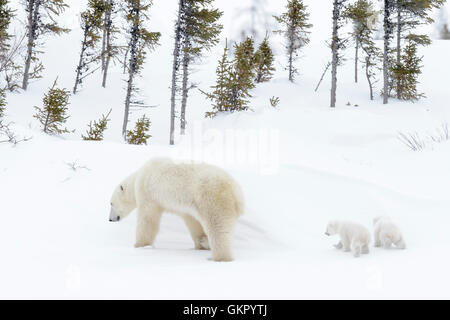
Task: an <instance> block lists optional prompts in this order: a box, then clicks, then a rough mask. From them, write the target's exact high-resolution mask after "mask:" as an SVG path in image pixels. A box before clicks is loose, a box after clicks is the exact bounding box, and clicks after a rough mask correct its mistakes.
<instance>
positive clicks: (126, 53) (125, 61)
mask: <svg viewBox="0 0 450 320" xmlns="http://www.w3.org/2000/svg"><path fill="white" fill-rule="evenodd" d="M129 51H130V48H127V51H125V57H124V58H123V74H125V73H127V60H128V53H129Z"/></svg>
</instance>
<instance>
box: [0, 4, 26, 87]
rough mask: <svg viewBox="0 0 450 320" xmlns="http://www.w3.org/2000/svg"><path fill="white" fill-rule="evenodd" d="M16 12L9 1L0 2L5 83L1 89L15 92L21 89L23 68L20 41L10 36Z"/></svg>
mask: <svg viewBox="0 0 450 320" xmlns="http://www.w3.org/2000/svg"><path fill="white" fill-rule="evenodd" d="M14 16H15V14H14V11H13V10H12V9H11V8H10V7H9V1H8V0H0V74H2V75H3V77H2V78H3V79H2V80H3V81H4V83H1V84H0V88H1V89H6V90H9V91H15V89H17V88H19V84H18V83H19V78H20V77H21V70H22V68H21V66H19V65H18V64H17V60H18V57H19V55H20V54H21V52H20V40H19V39H17V38H16V37H15V36H14V35H13V34H10V30H9V26H10V23H11V21H12V19H13V18H14Z"/></svg>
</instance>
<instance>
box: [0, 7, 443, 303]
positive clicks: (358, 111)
mask: <svg viewBox="0 0 450 320" xmlns="http://www.w3.org/2000/svg"><path fill="white" fill-rule="evenodd" d="M68 2H69V3H70V5H71V10H69V11H68V12H67V13H66V14H65V16H64V17H63V20H64V21H65V23H66V25H67V26H68V27H70V28H72V29H73V31H72V32H71V33H70V34H69V35H67V36H64V37H61V38H51V39H48V40H47V41H46V48H45V51H46V54H45V55H43V61H44V64H45V66H46V76H45V77H44V79H41V80H39V81H38V82H35V83H33V84H32V85H30V90H29V91H27V92H26V93H20V94H11V95H9V96H8V109H7V120H8V121H13V122H14V125H13V126H12V127H13V129H14V130H15V132H16V133H17V134H18V135H19V136H25V137H29V136H32V137H33V139H32V140H30V141H28V142H23V143H20V144H19V145H17V146H15V147H13V146H10V145H7V144H0V214H1V215H2V222H1V223H0V243H1V249H2V258H1V263H0V298H148V299H155V298H161V299H164V298H169V299H178V298H184V299H196V298H201V299H217V298H233V299H239V298H254V299H262V298H267V299H270V298H271V299H282V298H287V299H299V298H306V299H314V298H377V299H379V298H450V296H449V293H448V289H447V288H448V286H449V285H450V277H449V276H448V272H447V271H448V269H449V267H450V259H449V258H448V254H447V252H448V249H449V247H450V234H449V233H448V232H447V229H448V225H449V224H450V216H449V213H450V199H449V197H448V190H449V187H450V170H449V163H450V142H445V143H441V144H430V145H429V146H428V147H427V148H426V149H425V150H423V151H421V152H412V151H410V150H409V149H408V148H406V147H405V146H404V145H403V144H402V143H401V142H400V141H399V140H398V139H397V135H398V132H405V133H406V132H419V133H420V134H421V135H422V136H424V137H425V136H426V135H427V134H430V133H432V132H433V131H434V130H436V128H438V127H440V126H441V124H443V123H448V122H450V109H449V107H448V98H449V93H448V89H447V87H448V86H447V85H446V80H447V78H448V74H450V67H449V65H448V64H444V63H442V61H446V60H447V57H448V52H450V42H444V41H435V42H434V43H433V45H432V46H430V47H429V48H426V49H425V50H424V51H423V54H424V57H425V58H424V59H425V60H424V65H425V68H424V73H423V75H422V78H421V82H422V83H421V85H420V88H421V89H422V90H423V91H424V92H425V93H426V94H427V97H428V98H427V99H424V100H422V101H420V102H418V103H415V104H411V103H402V102H398V101H394V100H393V101H392V102H391V103H390V104H389V105H387V106H383V105H382V104H381V100H380V98H379V97H377V98H376V101H373V102H370V101H369V100H368V88H367V85H366V83H365V82H364V79H361V83H359V84H357V85H355V84H354V83H353V82H352V80H353V77H352V72H353V66H352V61H351V57H352V52H351V50H349V51H348V53H347V57H348V63H347V64H346V65H345V66H344V67H342V68H340V69H339V83H338V86H339V88H338V108H336V109H335V110H330V109H329V108H328V103H329V89H330V86H329V82H330V79H329V77H326V78H325V80H324V82H323V83H322V85H321V87H320V89H319V91H318V92H317V93H316V92H314V87H315V85H316V84H317V81H318V80H319V78H320V74H321V72H322V69H323V67H324V65H325V64H326V62H327V61H328V60H329V55H330V54H329V49H328V48H327V46H326V43H325V42H326V40H327V39H328V37H329V31H330V30H331V28H330V23H329V21H328V18H327V17H328V16H329V15H330V14H331V4H329V3H323V2H322V1H320V2H319V1H306V2H307V3H308V4H309V5H310V9H311V19H312V22H313V23H314V29H313V38H312V43H311V45H310V46H308V48H306V49H305V50H304V52H303V54H302V55H303V56H302V58H301V59H300V61H299V69H300V72H301V74H300V75H299V77H298V80H297V81H296V83H295V84H291V83H289V82H288V81H286V74H285V71H284V70H283V68H282V66H283V64H284V63H285V60H284V57H283V49H282V47H281V45H280V44H279V41H280V39H279V38H277V37H276V36H273V37H272V41H273V43H274V46H275V49H276V53H277V74H276V77H275V79H274V80H273V81H272V82H270V83H268V84H263V85H260V86H258V87H257V88H256V89H255V90H254V92H253V94H254V97H253V99H252V103H251V105H252V111H249V112H245V113H240V114H233V115H226V116H222V115H221V116H218V117H217V118H216V119H213V120H210V119H204V112H205V111H207V110H209V108H210V103H209V102H208V101H206V100H205V98H204V97H203V96H202V95H201V94H200V93H199V92H198V91H195V90H194V91H193V92H192V93H191V96H190V100H189V110H188V121H189V123H188V125H189V128H188V135H187V136H186V137H184V138H180V137H177V144H176V146H174V147H169V146H168V138H169V137H168V128H169V97H170V89H169V84H170V69H171V60H170V57H171V56H170V55H171V50H172V45H173V39H172V29H173V26H172V21H173V19H174V17H175V11H176V1H174V0H172V1H170V2H169V1H155V5H154V8H153V13H152V20H151V28H152V30H156V31H161V32H162V34H163V38H162V40H161V47H159V48H158V49H157V50H156V51H155V52H154V53H152V54H150V55H148V63H147V64H146V67H145V71H144V74H143V77H142V79H141V80H140V81H139V83H140V85H141V88H142V92H143V94H145V97H146V102H147V103H149V104H151V105H154V106H156V107H154V108H150V109H146V110H145V111H144V112H145V113H146V114H147V116H149V117H150V119H151V121H152V126H151V134H152V138H151V140H150V142H149V145H148V146H140V147H137V146H129V145H126V144H124V143H123V142H122V141H121V137H120V128H121V120H122V115H123V114H122V112H123V100H124V94H125V92H124V82H123V80H124V78H125V77H124V76H123V75H122V73H121V69H120V66H116V67H115V68H114V70H113V72H112V73H111V76H110V83H109V86H108V88H107V89H101V87H100V75H99V74H95V75H94V76H92V77H91V78H90V79H89V80H88V81H87V82H86V83H85V85H84V87H83V88H82V90H81V92H80V93H79V94H77V95H76V96H73V97H72V98H71V105H70V115H71V118H70V120H69V122H68V124H67V126H68V128H69V129H76V131H75V133H73V134H67V135H64V136H62V137H49V136H47V135H44V134H42V133H41V132H40V128H39V125H38V123H37V122H36V120H35V119H34V118H33V117H32V115H33V114H34V110H33V108H32V107H33V106H35V105H38V106H40V105H41V101H42V97H43V94H44V92H45V91H46V90H47V88H48V87H49V86H50V85H51V84H52V82H53V81H54V79H55V78H56V77H57V76H59V83H60V85H61V86H64V87H67V88H69V89H70V88H71V87H72V85H73V81H74V77H75V71H74V70H75V64H76V61H77V59H76V57H77V54H78V50H79V48H78V44H79V39H80V36H81V34H80V30H79V28H78V27H77V23H78V22H77V19H76V18H75V14H76V13H78V12H79V11H80V10H81V9H82V8H83V5H85V2H86V1H68ZM269 2H270V4H268V11H272V12H274V13H279V12H281V11H282V9H283V8H282V6H283V3H282V2H281V1H280V2H278V1H277V2H276V3H275V1H269ZM247 3H249V1H247ZM217 4H218V6H219V7H220V8H221V9H222V10H224V11H225V16H224V18H223V22H224V23H225V30H224V33H223V35H222V37H223V41H222V43H221V45H219V46H217V47H216V48H215V49H214V50H213V51H212V53H211V55H210V56H208V57H206V58H205V59H204V61H203V63H202V64H201V65H198V66H196V72H195V73H194V75H193V81H194V82H198V83H199V87H200V88H202V89H208V87H209V86H211V85H213V83H214V72H213V71H214V70H215V67H216V62H217V59H218V57H219V56H220V54H221V52H222V44H223V43H224V41H225V37H228V38H233V37H235V34H236V30H239V26H237V23H234V17H235V14H236V12H237V11H239V10H240V9H241V8H243V7H245V4H246V2H245V1H229V0H228V1H226V0H217ZM324 18H327V19H326V20H324ZM361 77H362V72H361ZM378 85H380V83H379V84H378ZM272 96H277V97H280V101H281V103H280V106H279V107H278V108H277V109H273V108H271V107H270V104H269V99H270V98H271V97H272ZM347 102H350V104H351V106H347V105H346V104H347ZM355 105H358V107H355ZM110 108H112V109H113V111H112V121H111V123H110V126H109V129H108V131H107V132H106V134H105V141H103V142H100V143H95V142H84V141H81V140H80V135H81V134H82V133H84V130H85V129H86V127H87V124H88V123H89V121H90V120H93V119H98V118H99V117H100V116H101V114H102V113H106V112H107V111H108V110H109V109H110ZM140 114H142V111H136V112H135V113H133V115H132V120H134V119H136V118H137V117H138V116H139V115H140ZM154 156H169V157H173V158H187V159H194V160H201V161H206V162H209V163H214V164H217V165H219V166H221V167H224V168H225V169H227V170H229V171H230V172H231V174H232V175H233V176H234V177H235V178H236V180H237V181H238V182H239V183H240V184H241V185H242V188H243V190H244V193H245V197H246V200H247V210H246V213H245V215H244V216H243V217H242V219H241V221H240V222H239V224H238V226H237V228H236V232H235V239H234V240H235V241H234V251H235V258H236V260H235V261H234V262H232V263H225V264H224V263H213V262H211V261H209V260H208V257H209V254H210V253H209V252H204V251H202V252H200V251H195V250H193V243H192V241H191V239H190V237H189V234H188V232H187V229H186V227H185V226H184V225H183V223H182V221H181V220H180V219H179V218H177V217H176V216H173V215H170V214H168V215H165V216H164V218H163V223H162V227H161V232H160V234H159V236H158V238H157V241H156V244H155V247H154V248H144V249H135V248H134V247H133V243H134V232H135V216H133V215H132V216H131V217H130V218H128V219H126V220H124V221H123V222H122V221H121V223H117V224H112V223H109V222H108V212H109V207H108V206H109V198H110V196H111V192H112V190H113V188H114V187H115V185H116V184H117V183H118V182H119V181H120V180H121V179H122V178H123V177H124V176H126V175H128V174H129V173H130V172H131V171H132V170H134V169H136V168H137V167H139V166H140V165H141V164H143V163H144V162H145V161H147V160H148V159H150V158H151V157H154ZM73 167H75V170H73ZM380 214H384V215H389V216H391V217H392V218H393V219H394V220H395V221H396V222H397V223H398V224H399V226H400V227H401V229H402V231H403V232H404V235H405V238H406V242H407V245H408V248H407V250H405V251H399V250H394V249H392V250H383V249H376V248H373V249H372V252H371V253H370V254H369V255H367V256H363V257H361V258H360V259H354V258H353V257H352V256H351V255H350V254H344V253H342V252H339V251H337V250H335V249H334V248H333V247H332V244H334V243H336V242H337V241H338V239H336V238H328V237H326V236H325V235H324V231H325V226H326V223H327V221H328V220H330V219H336V218H337V219H341V218H342V219H351V220H355V221H358V222H360V223H363V224H364V225H366V226H367V227H370V228H371V221H372V218H373V217H374V216H376V215H380Z"/></svg>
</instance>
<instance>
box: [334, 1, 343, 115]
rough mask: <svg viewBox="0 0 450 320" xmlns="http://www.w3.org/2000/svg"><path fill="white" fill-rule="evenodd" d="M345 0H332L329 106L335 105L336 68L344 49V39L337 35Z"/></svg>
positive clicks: (340, 61)
mask: <svg viewBox="0 0 450 320" xmlns="http://www.w3.org/2000/svg"><path fill="white" fill-rule="evenodd" d="M346 1H347V0H333V33H332V37H331V53H332V57H331V102H330V107H331V108H334V107H336V92H337V68H338V66H339V65H341V64H342V51H343V50H344V49H345V47H346V46H345V39H342V38H341V37H340V35H339V30H340V29H341V28H342V26H343V24H344V16H343V14H342V13H343V10H344V6H345V2H346Z"/></svg>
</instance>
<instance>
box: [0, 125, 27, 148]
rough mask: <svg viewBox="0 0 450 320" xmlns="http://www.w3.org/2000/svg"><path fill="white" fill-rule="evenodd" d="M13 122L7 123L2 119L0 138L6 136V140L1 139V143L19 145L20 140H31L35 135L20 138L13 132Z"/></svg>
mask: <svg viewBox="0 0 450 320" xmlns="http://www.w3.org/2000/svg"><path fill="white" fill-rule="evenodd" d="M11 124H12V122H10V123H8V124H5V123H3V121H1V120H0V139H2V138H6V139H4V140H0V143H11V144H13V145H17V144H18V143H20V142H26V141H29V140H31V139H32V138H33V137H25V138H21V139H19V138H18V137H17V135H16V134H15V133H14V132H12V130H11V128H10V125H11Z"/></svg>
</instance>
